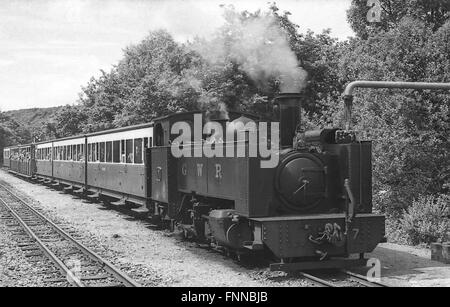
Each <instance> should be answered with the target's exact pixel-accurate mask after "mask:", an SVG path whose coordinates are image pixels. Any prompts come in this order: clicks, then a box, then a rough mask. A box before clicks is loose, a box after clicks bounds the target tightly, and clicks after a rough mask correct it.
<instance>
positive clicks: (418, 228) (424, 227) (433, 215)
mask: <svg viewBox="0 0 450 307" xmlns="http://www.w3.org/2000/svg"><path fill="white" fill-rule="evenodd" d="M449 217H450V196H449V195H444V194H440V195H438V196H420V197H419V198H418V199H416V200H414V201H413V203H412V205H411V206H410V207H409V208H408V209H407V210H405V211H404V214H403V216H402V217H401V218H400V220H399V223H398V227H397V231H396V234H395V235H394V236H395V237H396V239H397V240H396V241H400V242H399V243H406V244H411V245H417V244H419V243H427V244H429V243H431V242H437V241H446V240H448V239H449V234H450V218H449Z"/></svg>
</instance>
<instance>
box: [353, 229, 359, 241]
mask: <svg viewBox="0 0 450 307" xmlns="http://www.w3.org/2000/svg"><path fill="white" fill-rule="evenodd" d="M352 230H353V231H354V232H355V235H354V236H353V240H356V238H357V237H358V234H359V228H353V229H352Z"/></svg>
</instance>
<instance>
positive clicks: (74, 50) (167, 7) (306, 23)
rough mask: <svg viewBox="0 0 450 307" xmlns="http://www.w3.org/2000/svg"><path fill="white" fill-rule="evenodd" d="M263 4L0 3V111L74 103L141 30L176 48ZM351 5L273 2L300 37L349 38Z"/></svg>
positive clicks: (253, 0)
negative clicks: (227, 14) (159, 33)
mask: <svg viewBox="0 0 450 307" xmlns="http://www.w3.org/2000/svg"><path fill="white" fill-rule="evenodd" d="M269 2H272V1H268V0H0V111H7V110H17V109H25V108H36V107H39V108H40V107H52V106H59V105H65V104H74V103H76V101H77V99H78V93H80V92H81V87H82V86H85V85H86V84H87V83H88V82H89V80H90V79H91V77H93V76H94V77H97V76H99V75H100V70H101V69H102V70H105V71H109V70H110V69H111V67H112V65H114V64H116V63H117V62H118V61H119V60H120V58H121V57H122V55H123V49H124V48H125V47H126V46H128V45H130V44H136V43H139V42H140V41H141V40H142V39H143V38H144V37H145V36H146V35H147V34H148V32H149V31H152V30H156V29H166V30H168V31H169V32H170V33H172V35H173V36H174V38H175V39H176V40H177V41H180V42H184V41H186V40H188V39H191V38H193V37H194V36H201V37H208V36H209V35H211V34H212V33H213V32H214V30H215V29H216V28H217V27H220V26H221V25H222V24H223V18H222V9H221V8H220V5H221V4H232V5H234V6H235V8H236V9H238V10H244V9H245V10H249V11H256V10H258V9H262V10H267V8H268V6H269V5H268V3H269ZM350 2H351V0H278V1H276V4H277V6H278V7H279V8H280V10H281V11H285V10H286V11H289V12H291V13H292V15H291V16H290V18H291V20H292V21H293V22H295V23H296V24H298V25H300V30H301V31H302V32H305V31H306V30H307V29H311V30H313V31H314V32H321V31H322V30H323V29H326V28H330V29H331V30H332V35H333V36H335V37H338V38H339V39H341V40H344V39H346V38H347V37H349V36H353V32H352V30H351V29H350V27H349V25H348V23H347V20H346V10H347V9H348V8H349V6H350Z"/></svg>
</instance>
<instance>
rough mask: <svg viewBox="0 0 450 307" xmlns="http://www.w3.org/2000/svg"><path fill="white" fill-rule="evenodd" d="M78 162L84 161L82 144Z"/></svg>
mask: <svg viewBox="0 0 450 307" xmlns="http://www.w3.org/2000/svg"><path fill="white" fill-rule="evenodd" d="M80 161H84V144H81V151H80Z"/></svg>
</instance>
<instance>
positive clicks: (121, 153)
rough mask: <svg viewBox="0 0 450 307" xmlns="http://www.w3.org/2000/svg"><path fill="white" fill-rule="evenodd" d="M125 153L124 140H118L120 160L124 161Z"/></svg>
mask: <svg viewBox="0 0 450 307" xmlns="http://www.w3.org/2000/svg"><path fill="white" fill-rule="evenodd" d="M125 158H126V155H125V140H121V141H120V162H121V163H125V161H126V159H125Z"/></svg>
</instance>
